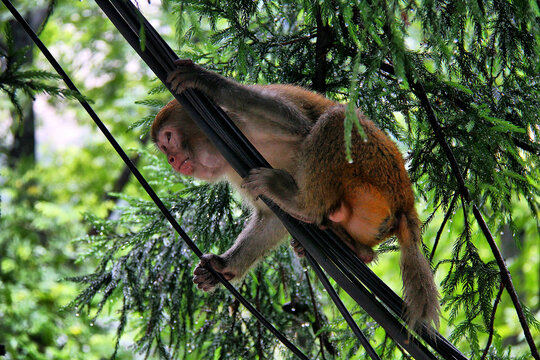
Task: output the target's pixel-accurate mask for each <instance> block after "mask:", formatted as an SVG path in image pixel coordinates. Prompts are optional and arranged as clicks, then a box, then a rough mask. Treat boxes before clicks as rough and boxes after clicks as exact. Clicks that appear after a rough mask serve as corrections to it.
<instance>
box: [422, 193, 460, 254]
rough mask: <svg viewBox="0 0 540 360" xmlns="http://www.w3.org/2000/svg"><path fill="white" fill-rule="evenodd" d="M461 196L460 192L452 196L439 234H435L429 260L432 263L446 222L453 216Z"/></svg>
mask: <svg viewBox="0 0 540 360" xmlns="http://www.w3.org/2000/svg"><path fill="white" fill-rule="evenodd" d="M458 197H459V193H455V194H454V196H453V197H452V201H451V202H450V206H448V210H447V211H446V214H445V215H444V219H443V221H442V223H441V226H440V227H439V230H438V231H437V235H436V236H435V241H434V242H433V248H432V249H431V255H430V256H429V262H430V263H431V262H432V261H433V257H434V256H435V251H436V250H437V246H438V245H439V240H440V239H441V236H442V232H443V230H444V227H445V226H446V223H447V222H448V220H449V219H450V217H452V213H453V211H454V206H455V204H456V201H457V198H458Z"/></svg>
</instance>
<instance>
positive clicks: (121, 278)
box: [73, 0, 540, 359]
mask: <svg viewBox="0 0 540 360" xmlns="http://www.w3.org/2000/svg"><path fill="white" fill-rule="evenodd" d="M164 6H166V7H168V8H169V9H172V10H173V11H174V13H175V15H176V17H177V23H176V26H177V35H178V39H180V41H179V44H178V45H179V49H180V56H181V57H184V58H192V59H194V61H196V62H198V63H201V64H204V65H205V66H206V67H207V68H210V69H213V70H216V71H218V72H219V73H221V74H224V75H227V76H233V77H235V78H236V79H238V80H241V81H246V82H250V83H254V82H258V83H274V82H279V83H294V84H301V85H304V86H306V87H308V88H311V89H314V90H316V91H319V92H322V93H325V94H326V95H327V96H330V97H333V98H335V99H338V100H342V101H347V99H356V106H357V107H359V108H361V109H362V110H363V111H364V112H365V113H366V114H367V115H368V116H369V117H370V118H371V119H373V120H374V121H375V122H376V123H377V124H378V125H379V126H380V127H382V128H383V129H384V130H385V131H387V132H388V133H389V134H391V135H392V136H393V137H394V139H396V140H397V141H398V142H399V143H400V144H401V145H402V146H403V148H404V149H406V151H407V158H408V162H409V172H410V175H411V178H412V180H413V182H414V184H415V190H416V192H417V195H418V198H419V200H420V201H423V202H425V203H427V204H430V206H428V207H427V209H428V211H431V212H432V214H431V215H430V214H429V213H426V214H425V217H426V220H427V221H426V226H425V228H426V229H428V228H433V229H434V230H432V232H433V234H436V235H435V236H434V238H425V239H424V246H425V253H426V256H428V258H430V260H432V265H433V267H434V269H435V270H436V272H437V277H438V278H440V279H442V283H441V292H442V295H443V299H442V302H443V308H444V311H445V312H444V314H445V319H444V320H443V321H444V322H446V323H447V324H448V325H447V327H445V329H447V334H446V335H447V336H449V337H450V339H451V340H452V341H453V342H454V343H455V344H456V346H457V347H458V348H460V349H461V350H462V351H463V352H464V353H466V354H467V355H468V356H470V357H471V358H473V359H480V358H483V359H484V358H488V359H511V358H515V356H516V355H515V354H516V352H513V351H512V349H511V347H509V346H507V345H505V344H507V343H505V342H504V339H502V338H501V336H502V335H501V334H499V333H498V331H497V329H496V327H494V321H495V318H496V317H498V316H502V315H501V314H499V313H498V312H497V308H498V306H499V303H500V302H501V301H504V300H505V299H506V295H505V294H506V292H505V291H503V290H502V289H503V287H504V286H505V287H506V288H507V289H509V283H507V282H506V281H507V280H505V278H504V277H501V273H505V271H506V270H505V267H504V266H505V264H502V265H501V263H500V262H498V261H497V259H496V257H495V259H494V255H493V254H492V253H491V252H490V251H489V250H488V251H485V250H483V251H481V250H480V249H490V247H489V246H488V243H487V242H489V237H488V238H487V240H486V237H485V236H484V234H483V232H482V231H480V230H479V225H478V220H479V216H478V213H474V209H475V207H476V208H478V209H479V212H480V217H483V218H485V219H487V226H488V227H489V228H490V229H491V231H492V233H497V234H498V233H499V232H500V229H501V228H502V227H503V226H505V225H506V228H507V229H509V231H510V232H511V233H512V234H513V235H515V236H518V232H519V231H520V229H519V226H518V224H516V223H515V221H514V208H515V207H516V206H517V205H516V204H518V203H519V202H520V201H521V202H523V203H526V206H527V211H528V216H529V219H530V220H529V221H532V222H535V221H536V222H537V221H538V218H537V217H538V212H539V208H538V199H539V196H540V183H539V180H538V179H540V167H539V161H538V159H539V154H540V143H539V141H538V139H539V137H540V122H539V120H538V109H540V11H539V8H538V3H537V2H534V1H500V0H492V1H476V0H475V1H472V0H462V1H429V0H428V1H383V0H371V1H358V2H350V1H344V0H327V1H326V0H325V1H322V0H321V1H293V0H276V1H270V0H263V1H249V0H243V1H228V2H224V1H213V0H183V1H173V0H169V1H166V2H165V5H164ZM352 74H358V77H357V78H354V79H352V78H351V76H352ZM351 84H354V85H355V86H351ZM145 103H146V104H152V105H155V104H156V103H155V101H147V102H145ZM149 121H150V120H149V119H146V120H144V121H140V122H139V123H138V124H137V125H138V126H141V127H142V128H147V127H148V124H149ZM353 131H356V130H354V129H353ZM343 151H345V147H344V149H343ZM144 157H145V158H146V159H148V162H147V163H149V164H152V165H149V166H147V168H146V173H147V174H151V176H153V177H154V178H153V183H154V184H155V185H156V187H158V188H159V189H161V191H162V194H163V197H164V200H165V201H166V203H167V205H168V207H169V208H170V209H171V210H172V211H173V213H174V214H176V215H177V216H178V218H180V219H181V224H182V225H183V226H184V227H185V229H186V230H187V231H188V232H189V233H190V234H191V235H192V236H193V238H194V239H195V240H196V241H197V244H198V246H199V247H200V248H201V249H203V251H204V252H215V253H219V252H221V251H223V250H224V249H226V248H227V247H228V246H229V245H230V244H231V242H232V241H233V239H234V238H235V236H236V235H237V233H238V231H239V230H240V229H241V225H242V223H243V219H245V217H246V216H248V215H247V213H248V212H247V210H245V209H243V208H242V205H241V204H240V203H239V202H238V199H237V198H236V197H235V195H233V194H231V192H230V191H229V189H228V188H227V187H226V186H224V185H222V184H218V185H206V184H200V183H193V182H190V181H189V180H186V179H182V180H179V179H178V178H177V177H176V176H174V175H173V174H172V173H171V171H170V170H169V169H168V168H167V165H166V164H165V163H164V162H163V160H162V159H159V158H157V157H155V156H154V155H152V154H148V153H146V154H144ZM117 196H119V197H120V198H122V199H123V200H124V203H126V204H128V205H127V206H123V207H121V208H120V209H118V214H119V215H118V216H117V217H114V218H112V219H100V218H97V217H95V216H91V215H88V217H87V218H88V221H89V222H90V223H91V224H92V225H93V227H94V229H95V230H96V232H95V235H92V236H89V237H88V238H85V239H81V241H87V242H89V243H90V244H91V246H89V249H90V253H89V254H87V255H86V256H93V257H97V258H99V259H101V263H100V265H99V266H98V268H97V269H96V271H95V272H94V273H93V274H89V275H87V276H82V277H78V278H75V279H73V280H75V281H79V282H82V283H84V284H86V288H85V289H84V291H83V292H82V293H81V294H80V296H79V297H78V298H77V299H75V300H74V303H73V305H74V306H76V307H78V308H79V311H86V310H87V311H89V312H90V313H91V314H92V316H94V317H97V316H99V314H100V312H101V310H102V309H103V308H104V306H105V305H107V304H108V302H109V300H112V301H113V303H114V304H117V305H116V306H118V307H119V310H120V312H119V314H120V315H119V320H120V321H119V326H118V339H120V337H121V336H122V334H123V333H124V332H125V331H127V330H128V329H129V330H130V331H133V329H135V330H136V335H135V336H136V339H137V344H138V347H139V349H140V350H141V351H142V352H143V353H145V354H146V355H148V356H150V355H151V354H154V353H157V354H159V357H161V358H163V359H170V358H174V359H177V358H184V359H198V358H200V359H208V358H214V359H221V358H231V359H254V358H258V359H272V358H275V357H276V356H277V354H281V355H280V356H282V357H283V358H289V357H292V355H290V354H289V353H287V352H286V351H284V349H283V348H282V347H281V346H280V345H279V343H278V342H277V341H276V340H275V339H273V338H272V336H271V335H270V334H269V333H268V332H267V331H265V330H264V329H263V328H262V327H261V326H260V325H259V324H258V323H257V322H256V321H255V320H254V319H252V318H250V317H249V316H248V315H247V314H245V313H244V310H243V309H242V307H241V306H239V304H238V303H237V302H236V301H235V300H234V299H233V298H231V297H230V296H229V295H228V294H227V293H226V292H224V291H223V290H218V291H216V292H215V293H213V294H210V295H205V294H203V293H201V292H200V291H198V290H197V289H196V288H195V287H194V286H193V284H192V283H191V276H192V270H193V267H194V265H196V263H197V259H196V258H195V257H194V256H193V255H192V254H190V253H189V251H188V250H187V249H186V247H185V246H184V245H183V244H182V242H181V240H180V239H178V237H177V236H176V235H175V233H174V232H173V231H172V229H171V228H170V227H169V226H168V225H167V223H166V222H165V220H164V219H163V218H162V217H161V215H160V214H159V213H158V211H157V209H156V208H155V207H154V206H153V204H152V203H149V202H148V201H147V200H142V199H138V198H132V197H127V196H125V195H121V194H117ZM434 219H437V220H434ZM431 220H433V221H431ZM451 222H453V223H454V224H459V226H456V225H454V226H453V229H454V231H455V229H456V228H457V227H458V228H459V235H458V236H457V237H456V238H454V239H452V240H451V241H452V246H451V249H452V251H451V252H448V253H441V251H440V249H439V246H440V243H441V242H442V241H443V239H444V237H445V236H444V233H445V232H446V227H448V226H449V223H451ZM426 231H427V230H426ZM496 238H497V239H498V237H496ZM486 241H487V242H486ZM526 241H535V240H534V239H527V240H526ZM536 241H537V240H536ZM493 244H495V243H494V242H493V243H492V244H490V245H493ZM391 248H392V247H391V246H390V245H388V244H387V245H386V246H384V247H383V250H384V251H386V250H388V249H391ZM491 249H492V250H491V251H493V252H496V251H495V250H493V247H491ZM383 256H384V255H383ZM381 261H384V260H381ZM501 266H502V267H501ZM308 280H310V281H308ZM516 287H518V288H519V284H517V285H516ZM239 288H240V290H241V291H242V292H243V293H245V294H246V296H247V297H248V298H249V299H250V300H251V301H252V302H253V303H254V304H255V305H256V307H257V308H259V309H260V311H261V312H262V313H263V314H265V315H267V316H268V318H269V319H270V320H271V321H272V322H273V323H274V324H275V325H276V327H278V328H279V329H281V330H282V331H284V332H285V333H286V334H287V335H288V336H289V337H290V338H291V339H294V341H295V343H297V344H298V345H299V346H301V347H302V348H303V349H304V351H305V352H306V353H308V354H309V355H310V356H312V357H313V358H320V359H332V358H339V359H348V358H362V356H363V355H362V354H363V352H362V351H361V350H360V346H359V344H357V343H356V342H355V341H353V340H352V339H353V338H354V337H353V336H351V335H350V333H349V330H347V328H346V326H345V324H344V321H342V320H341V319H340V318H339V316H336V314H335V313H334V310H332V308H331V306H329V305H328V299H327V298H326V297H325V296H324V293H323V292H322V290H321V288H319V285H318V284H317V282H316V281H314V280H313V275H312V274H311V273H310V272H309V271H304V270H303V268H302V266H301V264H300V262H299V260H298V259H296V258H295V257H294V256H293V255H291V251H290V250H289V249H288V248H287V247H286V246H283V247H281V248H279V249H278V250H277V251H276V252H275V253H274V254H272V255H270V257H269V258H267V259H266V260H264V261H263V263H262V264H261V265H260V266H259V267H257V268H256V269H255V270H253V271H251V273H250V274H249V275H248V276H247V277H246V278H245V279H244V280H243V281H242V282H241V283H240V284H239ZM518 290H519V289H518ZM518 292H519V291H518ZM527 300H529V299H522V304H521V305H522V308H521V309H517V307H516V311H517V312H518V313H521V314H522V315H523V317H524V322H523V323H522V324H521V327H522V329H523V332H526V331H529V333H530V332H531V331H532V334H533V336H536V340H537V341H538V336H540V332H539V329H538V327H539V323H538V321H537V320H535V319H534V316H533V314H532V312H531V311H530V310H529V309H528V308H527V306H526V305H531V306H533V305H534V304H528V303H527ZM508 301H509V303H510V300H508ZM110 306H112V307H114V306H115V305H110ZM511 307H512V305H508V308H511ZM355 316H356V318H357V320H358V321H359V324H362V328H363V330H365V331H366V332H367V335H368V336H369V337H370V338H371V340H372V343H373V344H375V345H376V346H377V350H378V351H379V353H380V354H381V357H382V358H384V359H391V358H399V357H400V356H401V355H402V353H401V352H400V350H399V348H397V347H396V346H395V345H394V344H393V343H391V341H390V340H389V339H387V338H386V337H385V336H384V333H383V332H382V331H381V330H380V329H378V328H377V325H376V324H375V323H373V322H372V321H371V320H370V319H369V318H368V317H366V315H364V314H363V313H362V312H361V310H359V312H358V313H357V314H355ZM513 316H514V315H513ZM516 317H517V315H516ZM525 323H526V324H525ZM516 326H517V325H516ZM529 327H530V329H529ZM528 340H529V339H525V340H520V344H518V345H521V347H520V348H521V349H522V350H521V351H520V353H521V354H524V355H523V356H524V358H528V357H529V356H530V355H531V354H532V355H535V354H534V348H533V346H534V344H533V345H532V346H531V343H530V341H528ZM523 349H525V350H523ZM355 356H356V357H355Z"/></svg>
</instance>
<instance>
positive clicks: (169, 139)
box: [165, 131, 172, 142]
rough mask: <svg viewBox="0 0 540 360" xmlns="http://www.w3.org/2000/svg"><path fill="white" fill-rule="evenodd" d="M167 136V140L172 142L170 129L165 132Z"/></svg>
mask: <svg viewBox="0 0 540 360" xmlns="http://www.w3.org/2000/svg"><path fill="white" fill-rule="evenodd" d="M165 136H166V137H167V142H171V136H172V134H171V132H170V131H167V132H166V133H165Z"/></svg>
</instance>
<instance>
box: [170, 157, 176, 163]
mask: <svg viewBox="0 0 540 360" xmlns="http://www.w3.org/2000/svg"><path fill="white" fill-rule="evenodd" d="M175 160H176V159H175V158H174V156H169V164H174V162H175Z"/></svg>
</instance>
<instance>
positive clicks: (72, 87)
mask: <svg viewBox="0 0 540 360" xmlns="http://www.w3.org/2000/svg"><path fill="white" fill-rule="evenodd" d="M2 2H3V3H4V5H6V7H7V8H8V10H9V11H10V12H11V13H12V14H13V16H14V17H15V19H16V20H17V21H18V22H19V23H20V24H21V25H22V26H23V28H24V30H25V31H26V32H27V34H28V35H29V36H30V37H31V38H32V40H33V41H34V43H35V44H36V46H37V47H38V48H39V49H40V50H41V52H42V53H43V55H44V56H45V57H46V58H47V60H48V61H49V62H50V63H51V65H52V66H53V68H54V69H55V70H56V72H57V73H58V74H59V75H60V76H61V77H62V78H63V80H64V82H65V83H66V85H67V86H68V88H69V89H70V90H72V91H74V92H75V93H77V94H78V95H79V102H80V104H81V105H82V106H83V108H84V109H85V110H86V111H87V112H88V114H89V115H90V117H91V118H92V120H94V122H95V124H96V125H97V126H98V128H99V129H100V130H101V132H102V133H103V135H104V136H105V137H106V138H107V140H108V141H109V142H110V143H111V145H112V146H113V148H114V149H115V150H116V152H117V153H118V155H119V156H120V157H121V158H122V160H123V161H124V162H125V164H126V165H127V166H128V168H129V169H130V170H131V172H132V173H133V175H134V176H135V177H136V178H137V180H138V181H139V182H140V184H141V186H142V187H143V188H144V190H145V191H146V192H147V193H148V195H149V196H150V198H151V199H152V200H153V201H154V202H155V204H156V206H157V207H158V208H159V209H160V210H161V212H162V213H163V215H164V216H165V218H167V220H168V221H169V222H170V223H171V225H172V226H173V228H174V229H175V230H176V231H177V232H178V234H179V235H180V236H181V237H182V239H183V240H184V241H185V242H186V244H187V245H188V246H189V247H190V249H191V250H192V251H193V252H194V253H195V254H196V255H197V256H198V257H199V258H200V257H201V256H202V255H203V253H202V252H201V250H200V249H199V248H198V247H197V245H195V243H194V242H193V241H192V240H191V239H190V238H189V236H188V235H187V234H186V233H185V232H184V230H183V229H182V227H180V225H179V224H178V222H177V221H176V219H175V218H174V217H173V216H172V214H171V213H170V212H169V210H168V209H167V207H166V206H165V205H164V204H163V202H162V201H161V199H160V198H159V197H158V196H157V194H156V193H155V192H154V190H153V189H152V187H151V186H150V185H149V184H148V182H147V181H146V179H145V178H144V177H143V176H142V174H141V173H140V172H139V171H138V169H137V168H136V167H135V165H134V164H133V163H132V162H131V160H130V158H129V157H128V156H127V154H126V153H125V152H124V150H123V149H122V147H121V146H120V145H119V144H118V142H117V141H116V139H115V138H114V137H113V136H112V134H111V133H110V132H109V130H108V129H107V127H106V126H105V124H104V123H103V122H102V121H101V119H100V118H99V117H98V115H97V114H96V113H95V111H94V110H93V109H92V107H91V106H90V105H89V104H88V102H87V101H86V100H84V99H83V98H82V94H81V93H80V91H79V90H78V88H77V87H76V86H75V84H74V83H73V82H72V81H71V79H70V78H69V76H68V75H67V74H66V73H65V71H64V70H63V69H62V67H61V66H60V64H58V62H57V61H56V59H55V58H54V57H53V55H52V54H51V53H50V52H49V50H48V49H47V48H46V46H45V45H44V44H43V42H41V40H40V39H39V37H38V36H37V35H36V34H35V32H34V31H33V30H32V29H31V28H30V26H29V25H28V23H27V22H26V20H24V18H23V17H22V16H21V15H20V13H19V12H18V11H17V9H16V8H15V7H13V5H12V4H11V2H10V1H9V0H2ZM210 271H212V272H213V273H214V276H216V277H217V278H218V279H219V280H220V282H221V283H222V284H223V285H224V286H225V287H226V288H227V289H228V290H229V291H230V292H231V293H232V294H233V295H234V296H235V297H236V299H237V300H238V301H239V302H240V303H242V305H244V306H245V307H246V308H247V309H248V311H250V312H251V313H252V314H253V315H254V316H255V317H256V318H257V320H259V321H260V322H261V323H262V324H263V325H264V326H265V327H266V328H268V329H269V330H270V331H271V332H272V333H273V334H274V335H275V336H276V337H277V338H278V339H279V340H280V341H281V342H282V343H283V344H284V345H285V346H287V347H288V348H289V349H290V350H291V351H292V352H293V353H294V354H295V355H297V356H298V357H299V358H300V359H306V360H308V359H309V358H308V357H307V356H306V355H305V354H304V353H303V352H302V351H301V350H300V349H298V348H297V347H296V346H295V345H294V344H292V343H291V342H290V341H289V340H288V339H287V338H286V337H285V335H283V334H282V333H281V332H279V331H278V330H277V329H276V328H275V327H274V326H273V325H272V324H271V323H270V322H269V321H268V320H266V318H265V317H264V316H263V315H262V314H261V313H260V312H259V311H258V310H257V309H256V308H255V307H253V305H251V303H249V301H247V300H246V299H245V298H244V297H243V296H242V295H241V294H240V293H239V292H238V290H236V288H234V287H233V286H232V285H231V283H230V282H228V281H227V280H226V279H225V278H223V276H222V275H221V274H220V273H217V272H215V271H213V269H210Z"/></svg>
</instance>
